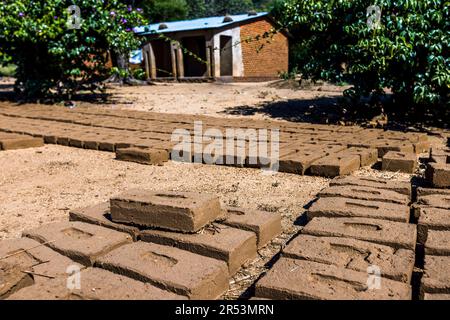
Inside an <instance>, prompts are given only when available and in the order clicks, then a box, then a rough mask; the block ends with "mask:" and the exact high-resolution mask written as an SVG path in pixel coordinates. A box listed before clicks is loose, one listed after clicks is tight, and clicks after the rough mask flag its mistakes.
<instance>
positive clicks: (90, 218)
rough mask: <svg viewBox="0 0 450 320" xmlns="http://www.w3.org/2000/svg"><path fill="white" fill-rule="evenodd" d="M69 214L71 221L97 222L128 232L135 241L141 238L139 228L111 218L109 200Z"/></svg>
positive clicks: (96, 223)
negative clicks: (116, 221)
mask: <svg viewBox="0 0 450 320" xmlns="http://www.w3.org/2000/svg"><path fill="white" fill-rule="evenodd" d="M69 216H70V221H79V222H85V223H90V224H95V225H98V226H102V227H105V228H109V229H113V230H117V231H120V232H125V233H128V234H129V235H130V236H131V237H132V238H133V241H137V240H138V238H139V234H140V231H139V229H138V228H136V227H133V226H127V225H125V224H120V223H115V222H113V221H112V220H111V210H110V209H109V202H103V203H100V204H97V205H94V206H90V207H85V208H79V209H75V210H71V211H70V212H69Z"/></svg>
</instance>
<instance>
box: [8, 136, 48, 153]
mask: <svg viewBox="0 0 450 320" xmlns="http://www.w3.org/2000/svg"><path fill="white" fill-rule="evenodd" d="M43 145H44V139H42V138H34V137H32V136H27V135H13V136H11V137H3V138H1V139H0V150H17V149H26V148H37V147H42V146H43Z"/></svg>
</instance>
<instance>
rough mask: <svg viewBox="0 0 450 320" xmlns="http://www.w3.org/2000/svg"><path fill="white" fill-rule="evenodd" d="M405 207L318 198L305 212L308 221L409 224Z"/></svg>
mask: <svg viewBox="0 0 450 320" xmlns="http://www.w3.org/2000/svg"><path fill="white" fill-rule="evenodd" d="M409 211H410V210H409V207H408V206H407V205H401V204H396V203H388V202H381V201H367V200H358V199H350V198H341V197H336V198H335V197H325V198H319V199H318V200H317V201H316V202H314V203H313V204H312V206H311V207H310V208H309V209H308V211H307V213H306V214H307V216H308V219H309V220H311V219H312V218H315V217H327V218H342V217H346V218H352V217H363V218H373V219H385V220H392V221H399V222H406V223H407V222H409V218H410V212H409Z"/></svg>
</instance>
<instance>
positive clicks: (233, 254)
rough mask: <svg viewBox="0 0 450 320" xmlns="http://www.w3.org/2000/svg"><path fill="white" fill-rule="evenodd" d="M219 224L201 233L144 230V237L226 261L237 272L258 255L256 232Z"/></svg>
mask: <svg viewBox="0 0 450 320" xmlns="http://www.w3.org/2000/svg"><path fill="white" fill-rule="evenodd" d="M216 227H217V228H218V231H217V232H216V231H214V230H211V231H210V230H204V231H203V232H201V233H197V234H182V233H177V232H167V231H159V230H144V231H142V234H141V239H142V241H146V242H153V243H157V244H161V245H167V246H172V247H177V248H180V249H183V250H187V251H190V252H192V253H196V254H199V255H202V256H206V257H210V258H214V259H218V260H222V261H225V262H226V264H227V265H228V269H229V273H230V274H231V275H232V274H235V273H236V272H237V271H238V270H239V268H240V267H241V266H242V265H243V264H244V263H245V262H247V261H248V260H251V259H254V258H255V257H256V235H255V233H253V232H249V231H245V230H240V229H235V228H231V227H228V226H223V225H217V226H216Z"/></svg>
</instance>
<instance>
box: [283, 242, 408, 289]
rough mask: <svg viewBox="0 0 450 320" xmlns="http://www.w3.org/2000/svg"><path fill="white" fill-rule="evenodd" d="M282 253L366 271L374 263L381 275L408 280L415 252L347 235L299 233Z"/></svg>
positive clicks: (289, 256)
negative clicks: (309, 234)
mask: <svg viewBox="0 0 450 320" xmlns="http://www.w3.org/2000/svg"><path fill="white" fill-rule="evenodd" d="M283 256H284V257H287V258H292V259H301V260H307V261H314V262H319V263H326V264H333V265H337V266H340V267H344V268H348V269H351V270H356V271H361V272H367V268H368V267H370V266H371V265H376V266H378V267H380V269H381V270H382V274H383V277H386V278H389V279H392V280H397V281H401V282H405V283H410V281H411V276H412V272H413V268H414V259H415V257H414V252H413V251H411V250H405V249H399V250H396V249H394V248H391V247H388V246H383V245H378V244H374V243H371V242H367V241H360V240H355V239H346V238H328V237H313V236H308V235H299V236H298V237H296V238H295V239H294V240H292V241H291V242H290V243H289V244H288V245H287V246H286V248H284V249H283Z"/></svg>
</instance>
